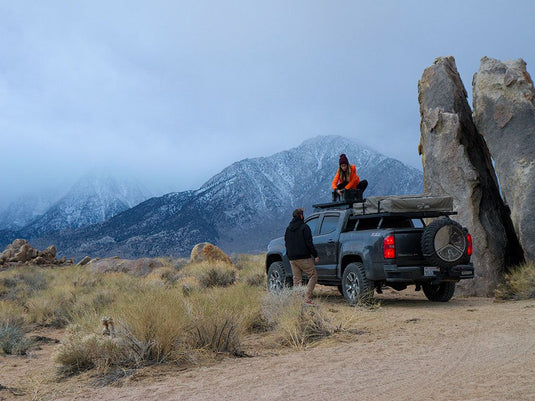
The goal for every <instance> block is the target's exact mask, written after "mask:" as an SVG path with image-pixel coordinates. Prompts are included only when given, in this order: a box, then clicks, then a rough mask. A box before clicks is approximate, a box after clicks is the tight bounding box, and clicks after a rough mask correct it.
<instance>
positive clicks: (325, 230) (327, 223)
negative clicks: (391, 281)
mask: <svg viewBox="0 0 535 401" xmlns="http://www.w3.org/2000/svg"><path fill="white" fill-rule="evenodd" d="M338 219H339V216H325V217H324V218H323V222H322V223H321V227H320V233H319V235H323V234H329V233H332V232H333V231H335V230H336V227H338Z"/></svg>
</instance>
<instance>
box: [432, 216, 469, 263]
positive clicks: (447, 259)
mask: <svg viewBox="0 0 535 401" xmlns="http://www.w3.org/2000/svg"><path fill="white" fill-rule="evenodd" d="M466 248H467V240H466V236H465V233H464V231H463V228H462V226H461V225H460V224H459V223H457V222H456V221H453V220H451V219H448V218H441V219H437V220H435V221H433V222H431V224H429V225H428V226H427V227H426V228H425V229H424V232H423V234H422V254H423V255H424V257H425V258H426V259H427V260H428V261H429V263H430V264H431V265H433V266H439V267H451V266H455V265H457V264H459V263H460V262H461V261H462V260H463V258H464V255H465V253H466Z"/></svg>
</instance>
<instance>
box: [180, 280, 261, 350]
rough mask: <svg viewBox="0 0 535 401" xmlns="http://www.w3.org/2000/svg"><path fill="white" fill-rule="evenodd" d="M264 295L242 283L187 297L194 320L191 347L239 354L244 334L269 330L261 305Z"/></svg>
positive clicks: (191, 329) (191, 330)
mask: <svg viewBox="0 0 535 401" xmlns="http://www.w3.org/2000/svg"><path fill="white" fill-rule="evenodd" d="M262 294H263V292H260V291H258V289H257V288H254V287H251V286H248V285H246V284H244V283H239V284H236V285H234V286H231V287H225V288H212V289H210V290H206V291H203V292H196V293H195V294H193V295H191V296H190V297H188V310H189V313H190V316H191V318H192V326H191V328H190V332H191V335H190V343H189V344H190V346H191V347H193V348H206V349H209V350H211V351H214V352H229V353H239V349H240V344H241V342H242V337H243V335H244V333H250V332H258V331H264V330H266V329H267V322H266V320H265V318H264V315H263V313H262V310H261V306H260V299H261V297H262Z"/></svg>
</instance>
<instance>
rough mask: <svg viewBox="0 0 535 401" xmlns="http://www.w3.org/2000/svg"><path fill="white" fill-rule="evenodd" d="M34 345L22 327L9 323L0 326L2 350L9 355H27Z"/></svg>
mask: <svg viewBox="0 0 535 401" xmlns="http://www.w3.org/2000/svg"><path fill="white" fill-rule="evenodd" d="M32 344H33V342H32V340H30V339H29V338H27V337H26V335H25V333H24V331H23V329H22V327H20V326H18V325H14V324H9V323H4V324H0V349H1V350H2V351H3V352H4V353H6V354H7V355H25V354H26V351H28V348H30V347H31V346H32Z"/></svg>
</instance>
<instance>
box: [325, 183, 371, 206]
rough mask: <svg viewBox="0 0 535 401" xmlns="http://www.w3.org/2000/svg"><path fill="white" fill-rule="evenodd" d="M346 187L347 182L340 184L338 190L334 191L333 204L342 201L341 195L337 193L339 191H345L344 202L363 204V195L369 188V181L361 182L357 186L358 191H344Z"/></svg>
mask: <svg viewBox="0 0 535 401" xmlns="http://www.w3.org/2000/svg"><path fill="white" fill-rule="evenodd" d="M346 185H347V181H345V182H341V183H340V184H338V186H337V187H336V189H335V190H334V191H333V202H337V201H338V200H339V199H340V195H338V192H337V191H338V190H339V189H341V190H342V191H343V193H342V199H343V200H345V201H354V202H362V193H363V192H364V190H365V189H366V188H367V187H368V181H367V180H360V182H359V183H358V184H357V189H344V188H345V186H346Z"/></svg>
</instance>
